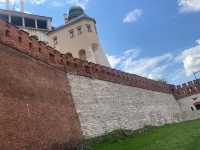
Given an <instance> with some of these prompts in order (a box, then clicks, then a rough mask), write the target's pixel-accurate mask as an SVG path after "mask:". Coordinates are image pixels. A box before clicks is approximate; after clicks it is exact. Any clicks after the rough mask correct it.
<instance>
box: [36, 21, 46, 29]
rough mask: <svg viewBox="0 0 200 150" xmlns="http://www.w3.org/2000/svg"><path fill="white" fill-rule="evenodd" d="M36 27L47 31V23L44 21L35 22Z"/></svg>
mask: <svg viewBox="0 0 200 150" xmlns="http://www.w3.org/2000/svg"><path fill="white" fill-rule="evenodd" d="M37 27H38V28H39V29H47V21H46V20H37Z"/></svg>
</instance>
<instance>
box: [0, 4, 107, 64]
mask: <svg viewBox="0 0 200 150" xmlns="http://www.w3.org/2000/svg"><path fill="white" fill-rule="evenodd" d="M70 11H71V14H70V15H69V16H65V18H64V19H65V20H64V21H65V24H64V25H63V26H61V27H58V28H53V27H52V24H51V23H52V18H50V17H45V16H39V15H34V14H27V13H23V12H18V11H13V10H1V9H0V19H3V20H4V21H6V22H8V23H10V24H12V25H15V26H17V27H19V28H20V29H22V30H24V31H26V32H28V33H29V35H30V36H37V39H38V40H39V41H43V42H45V43H47V44H48V45H49V46H51V47H53V48H55V49H57V50H58V51H60V52H61V53H63V54H66V53H70V54H72V56H73V57H75V58H80V59H83V60H87V61H89V62H93V63H96V64H100V65H104V66H108V67H110V64H109V62H108V59H107V58H106V55H105V53H104V51H103V49H102V48H101V45H100V43H99V38H98V34H97V31H96V21H95V20H94V19H93V18H90V17H89V16H87V15H86V14H85V13H84V10H83V9H82V8H80V7H74V8H72V9H71V10H70ZM77 13H78V14H77ZM74 15H75V16H74ZM72 32H73V33H72Z"/></svg>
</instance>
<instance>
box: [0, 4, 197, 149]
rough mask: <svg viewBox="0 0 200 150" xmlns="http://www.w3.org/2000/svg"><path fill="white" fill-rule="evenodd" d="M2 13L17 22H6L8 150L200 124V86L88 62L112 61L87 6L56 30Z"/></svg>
mask: <svg viewBox="0 0 200 150" xmlns="http://www.w3.org/2000/svg"><path fill="white" fill-rule="evenodd" d="M0 14H1V15H0V17H1V18H2V19H3V20H5V21H7V22H9V23H10V24H8V23H6V22H5V21H2V20H0V83H1V84H0V141H1V142H0V150H19V149H20V150H25V149H26V150H44V149H48V150H53V149H59V150H66V149H70V150H73V149H75V147H76V145H77V144H79V143H80V141H81V140H85V139H88V138H92V137H98V136H102V135H105V134H107V133H109V132H112V131H113V130H118V129H120V130H138V129H141V128H144V127H145V126H161V125H165V124H171V123H177V122H182V121H187V120H194V119H199V118H200V79H197V80H194V81H190V82H188V83H184V84H182V85H178V86H177V85H170V84H166V83H163V82H159V81H155V80H151V79H148V78H144V77H141V76H138V75H135V74H129V73H126V72H122V71H120V70H116V69H112V68H110V67H105V66H102V65H98V64H94V63H89V62H88V61H84V60H89V59H90V61H93V62H95V61H96V62H98V63H100V64H105V65H106V60H107V59H106V58H105V57H104V56H105V55H104V54H103V51H102V50H101V48H100V46H99V45H98V44H99V42H98V36H97V33H96V31H95V20H94V19H92V18H90V17H88V16H86V15H85V14H84V11H83V10H82V9H81V8H80V7H73V8H72V9H70V11H69V15H68V17H66V18H65V19H66V23H65V25H64V26H62V27H59V28H57V29H55V30H53V29H52V26H51V18H48V17H41V16H35V15H29V14H24V13H19V12H15V11H1V13H0ZM12 24H13V25H14V26H13V25H12ZM16 26H17V27H18V28H17V27H16ZM22 29H23V30H26V31H28V32H29V33H30V35H31V33H32V35H31V36H36V35H37V37H38V39H39V40H41V39H42V38H44V41H45V39H46V42H48V43H49V45H51V44H52V45H53V46H54V47H56V49H57V50H56V49H55V48H52V47H50V46H49V45H47V44H45V43H44V42H40V41H38V40H36V39H35V38H36V37H35V38H33V37H31V38H30V35H29V34H28V33H27V32H24V31H23V30H22ZM39 35H41V36H39ZM50 39H51V40H52V41H50ZM65 39H66V41H65ZM62 40H63V41H62ZM82 40H84V41H82ZM51 42H52V43H51ZM65 42H66V43H65ZM61 43H62V44H61ZM65 44H66V45H65ZM70 44H71V45H70ZM93 44H94V45H93ZM95 44H96V45H95ZM70 46H71V47H70ZM75 46H76V47H75ZM65 48H66V49H65ZM68 49H69V51H68ZM58 50H59V51H60V52H59V51H58ZM89 50H90V51H89ZM95 51H97V52H98V53H95ZM61 52H62V53H61ZM65 53H71V54H72V55H74V56H76V57H79V58H80V59H78V58H74V57H65V55H63V54H65ZM88 53H90V55H88ZM92 54H93V55H92ZM97 58H98V59H97ZM100 58H101V59H100ZM107 65H109V64H107Z"/></svg>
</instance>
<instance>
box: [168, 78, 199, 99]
mask: <svg viewBox="0 0 200 150" xmlns="http://www.w3.org/2000/svg"><path fill="white" fill-rule="evenodd" d="M172 91H173V93H174V96H175V98H176V99H181V98H184V97H188V96H191V95H194V94H198V93H200V79H197V80H194V81H190V82H188V83H184V84H182V85H178V86H174V88H172Z"/></svg>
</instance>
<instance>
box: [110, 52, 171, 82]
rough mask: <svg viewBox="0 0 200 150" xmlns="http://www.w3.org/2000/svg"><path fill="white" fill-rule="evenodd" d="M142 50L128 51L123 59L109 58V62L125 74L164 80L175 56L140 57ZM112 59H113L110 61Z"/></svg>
mask: <svg viewBox="0 0 200 150" xmlns="http://www.w3.org/2000/svg"><path fill="white" fill-rule="evenodd" d="M139 54H140V50H138V49H130V50H126V51H125V52H124V53H123V55H122V56H121V57H117V56H109V61H110V63H111V64H112V65H113V66H114V67H118V68H119V69H122V70H123V71H125V72H129V73H134V74H137V75H141V76H145V77H148V78H151V79H162V78H163V77H164V73H165V71H166V69H167V68H168V67H169V65H170V61H172V59H173V56H172V55H171V54H164V55H161V56H155V57H145V58H140V57H139ZM110 58H112V59H110Z"/></svg>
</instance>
